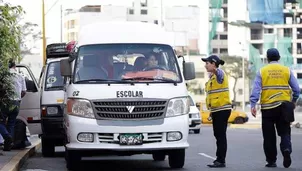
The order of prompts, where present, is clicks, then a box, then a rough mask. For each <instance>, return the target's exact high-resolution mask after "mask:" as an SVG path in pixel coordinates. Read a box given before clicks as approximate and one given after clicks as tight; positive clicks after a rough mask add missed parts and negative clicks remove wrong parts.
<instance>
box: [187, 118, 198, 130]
mask: <svg viewBox="0 0 302 171" xmlns="http://www.w3.org/2000/svg"><path fill="white" fill-rule="evenodd" d="M189 123H190V125H189V129H190V130H194V129H200V128H201V119H189Z"/></svg>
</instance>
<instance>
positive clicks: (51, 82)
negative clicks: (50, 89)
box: [47, 76, 57, 84]
mask: <svg viewBox="0 0 302 171" xmlns="http://www.w3.org/2000/svg"><path fill="white" fill-rule="evenodd" d="M56 81H57V78H56V77H54V76H50V77H49V78H47V84H53V83H55V82H56Z"/></svg>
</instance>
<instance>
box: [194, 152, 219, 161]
mask: <svg viewBox="0 0 302 171" xmlns="http://www.w3.org/2000/svg"><path fill="white" fill-rule="evenodd" d="M198 154H199V155H201V156H204V157H207V158H210V159H213V160H216V158H215V157H212V156H209V155H207V154H205V153H198Z"/></svg>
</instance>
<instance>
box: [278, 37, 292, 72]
mask: <svg viewBox="0 0 302 171" xmlns="http://www.w3.org/2000/svg"><path fill="white" fill-rule="evenodd" d="M277 49H278V50H279V53H280V56H281V59H280V63H281V64H283V65H285V66H288V67H290V66H291V65H292V64H293V56H292V53H291V51H292V50H291V49H292V38H290V37H280V38H278V43H277Z"/></svg>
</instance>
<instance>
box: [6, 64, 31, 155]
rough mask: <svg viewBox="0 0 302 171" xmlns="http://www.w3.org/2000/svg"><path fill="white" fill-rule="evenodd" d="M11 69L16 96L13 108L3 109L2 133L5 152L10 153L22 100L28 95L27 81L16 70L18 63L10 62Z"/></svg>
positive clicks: (13, 99)
mask: <svg viewBox="0 0 302 171" xmlns="http://www.w3.org/2000/svg"><path fill="white" fill-rule="evenodd" d="M9 69H10V72H11V74H12V80H13V88H14V92H15V96H14V97H11V98H12V105H11V106H8V107H5V108H2V109H1V123H0V133H1V135H2V136H3V138H4V148H3V150H4V151H10V150H11V148H12V146H13V144H12V142H13V140H12V138H13V137H14V127H15V123H16V118H17V116H18V114H19V108H20V104H21V99H22V97H24V96H25V93H26V84H25V79H24V78H23V77H22V76H21V75H20V74H18V72H17V70H16V63H15V62H13V61H10V62H9Z"/></svg>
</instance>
